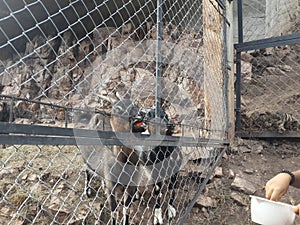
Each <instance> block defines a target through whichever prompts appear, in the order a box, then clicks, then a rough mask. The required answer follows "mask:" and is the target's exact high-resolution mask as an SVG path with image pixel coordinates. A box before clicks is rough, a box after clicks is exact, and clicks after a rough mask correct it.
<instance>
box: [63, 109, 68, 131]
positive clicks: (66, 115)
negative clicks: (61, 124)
mask: <svg viewBox="0 0 300 225" xmlns="http://www.w3.org/2000/svg"><path fill="white" fill-rule="evenodd" d="M64 111H65V128H67V127H68V119H69V117H68V109H67V108H64Z"/></svg>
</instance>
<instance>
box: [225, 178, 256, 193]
mask: <svg viewBox="0 0 300 225" xmlns="http://www.w3.org/2000/svg"><path fill="white" fill-rule="evenodd" d="M231 188H232V189H233V190H237V191H241V192H243V193H245V194H254V192H255V191H256V188H255V187H254V185H253V182H251V181H249V179H245V178H244V177H241V176H240V175H239V174H237V175H236V176H235V178H234V180H233V182H232V184H231Z"/></svg>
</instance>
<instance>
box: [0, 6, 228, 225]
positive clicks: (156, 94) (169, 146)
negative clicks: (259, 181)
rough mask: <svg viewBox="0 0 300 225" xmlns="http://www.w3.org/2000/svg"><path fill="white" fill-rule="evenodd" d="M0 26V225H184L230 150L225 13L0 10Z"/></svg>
mask: <svg viewBox="0 0 300 225" xmlns="http://www.w3.org/2000/svg"><path fill="white" fill-rule="evenodd" d="M0 25H1V28H0V31H1V32H0V58H1V63H0V81H1V83H0V98H1V111H0V121H1V123H0V130H1V134H0V144H2V148H1V149H0V166H1V167H0V180H1V181H0V221H1V222H2V223H3V224H108V223H111V224H120V223H123V224H152V223H153V224H166V223H169V224H183V223H184V222H185V221H186V218H187V214H188V213H189V212H190V211H191V209H192V207H193V205H194V203H195V201H196V200H197V198H198V197H199V195H200V194H201V192H202V191H203V189H204V187H205V184H206V183H207V181H208V180H209V178H210V177H211V175H212V173H213V172H214V169H215V167H216V165H217V164H218V163H219V161H220V159H221V157H222V155H223V153H224V151H225V149H226V146H227V144H228V143H227V137H226V130H227V110H226V109H227V106H226V104H227V99H226V90H225V88H226V79H225V78H226V68H227V66H226V59H225V56H226V54H225V53H224V52H225V51H224V50H225V47H226V45H225V34H226V29H225V5H224V2H223V1H215V0H212V1H211V0H202V1H194V0H188V1H177V0H165V1H160V0H158V1H157V2H156V1H153V0H143V1H137V0H133V1H127V0H125V1H116V0H109V1H103V0H94V1H87V0H80V1H79V0H73V1H69V0H68V1H64V0H63V1H56V0H53V1H48V0H31V1H26V3H25V1H21V0H13V1H12V0H2V1H1V2H0ZM153 127H154V128H153ZM151 128H153V129H151ZM153 156H154V157H153ZM153 158H154V161H151V162H150V159H153ZM157 159H159V160H160V161H159V162H157V161H156V160H157Z"/></svg>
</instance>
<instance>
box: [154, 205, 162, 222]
mask: <svg viewBox="0 0 300 225" xmlns="http://www.w3.org/2000/svg"><path fill="white" fill-rule="evenodd" d="M157 224H159V225H161V224H163V216H162V210H161V208H158V209H155V211H154V225H157Z"/></svg>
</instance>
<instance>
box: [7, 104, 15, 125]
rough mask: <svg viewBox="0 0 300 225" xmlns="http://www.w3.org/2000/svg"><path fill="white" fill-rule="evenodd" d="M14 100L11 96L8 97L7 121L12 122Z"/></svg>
mask: <svg viewBox="0 0 300 225" xmlns="http://www.w3.org/2000/svg"><path fill="white" fill-rule="evenodd" d="M14 101H15V99H14V98H11V99H10V106H9V119H8V122H9V123H12V122H13V120H14V112H13V111H14Z"/></svg>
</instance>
